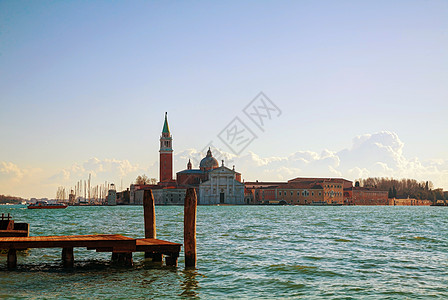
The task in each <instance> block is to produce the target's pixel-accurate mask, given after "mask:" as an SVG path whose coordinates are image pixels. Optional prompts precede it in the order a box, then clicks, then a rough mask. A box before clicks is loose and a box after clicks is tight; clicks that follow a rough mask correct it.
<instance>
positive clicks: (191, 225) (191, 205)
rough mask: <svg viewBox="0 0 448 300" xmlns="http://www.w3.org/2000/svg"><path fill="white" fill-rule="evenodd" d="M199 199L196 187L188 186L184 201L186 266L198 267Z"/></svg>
mask: <svg viewBox="0 0 448 300" xmlns="http://www.w3.org/2000/svg"><path fill="white" fill-rule="evenodd" d="M197 204H198V199H197V197H196V191H195V189H194V188H188V189H187V193H186V195H185V202H184V249H185V268H196V259H197V258H196V207H197Z"/></svg>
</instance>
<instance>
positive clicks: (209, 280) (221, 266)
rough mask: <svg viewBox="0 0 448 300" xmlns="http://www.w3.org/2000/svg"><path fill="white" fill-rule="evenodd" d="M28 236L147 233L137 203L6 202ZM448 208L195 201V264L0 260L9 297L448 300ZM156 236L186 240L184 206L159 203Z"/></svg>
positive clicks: (81, 253) (4, 209) (0, 290)
mask: <svg viewBox="0 0 448 300" xmlns="http://www.w3.org/2000/svg"><path fill="white" fill-rule="evenodd" d="M8 212H9V213H11V214H12V215H13V217H14V219H15V220H16V222H28V223H30V226H31V230H30V235H33V236H35V235H67V234H106V233H118V234H123V235H127V236H130V237H143V236H144V227H143V209H142V207H137V206H117V207H68V208H67V209H63V210H62V209H61V210H27V209H26V208H23V207H19V206H13V207H12V206H1V207H0V213H8ZM447 214H448V209H446V208H443V207H379V206H377V207H356V206H352V207H344V206H343V207H318V206H314V207H303V206H278V207H277V206H208V207H198V224H197V242H198V269H197V270H196V271H186V270H184V267H183V264H184V260H183V252H182V253H181V257H180V258H179V267H178V268H169V267H165V266H160V265H157V264H154V263H151V262H148V261H145V260H144V257H143V254H142V253H135V254H134V267H132V268H118V267H114V266H111V265H110V263H109V259H110V253H96V252H94V251H89V250H85V249H81V248H79V249H78V248H75V268H74V269H72V270H65V269H63V268H62V266H61V261H60V257H61V250H60V249H30V250H28V251H27V252H24V253H20V254H19V255H18V268H17V270H15V271H7V270H6V256H4V255H3V256H0V298H8V297H12V298H34V299H37V298H72V299H79V298H109V299H110V298H121V299H126V298H180V297H191V298H204V299H210V298H266V299H270V298H310V299H311V298H312V299H314V298H328V299H331V298H345V299H360V298H368V299H377V298H382V299H387V298H389V299H408V298H409V299H426V298H448V216H447ZM156 215H157V216H156V219H157V235H158V238H160V239H166V240H169V241H173V242H179V243H182V239H183V223H182V222H183V207H176V206H170V207H160V206H159V207H156Z"/></svg>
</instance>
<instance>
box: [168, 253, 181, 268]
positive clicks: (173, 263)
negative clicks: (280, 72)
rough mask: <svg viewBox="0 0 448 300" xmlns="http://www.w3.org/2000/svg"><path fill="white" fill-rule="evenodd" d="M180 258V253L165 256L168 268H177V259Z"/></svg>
mask: <svg viewBox="0 0 448 300" xmlns="http://www.w3.org/2000/svg"><path fill="white" fill-rule="evenodd" d="M178 257H179V253H173V254H171V255H167V256H165V264H166V265H167V266H168V267H177V258H178Z"/></svg>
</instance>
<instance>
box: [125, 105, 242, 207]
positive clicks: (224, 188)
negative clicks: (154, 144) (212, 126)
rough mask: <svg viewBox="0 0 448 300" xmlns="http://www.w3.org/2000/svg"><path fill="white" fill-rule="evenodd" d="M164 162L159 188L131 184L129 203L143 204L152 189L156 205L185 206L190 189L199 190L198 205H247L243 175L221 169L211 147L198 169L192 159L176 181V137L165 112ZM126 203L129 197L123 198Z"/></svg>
mask: <svg viewBox="0 0 448 300" xmlns="http://www.w3.org/2000/svg"><path fill="white" fill-rule="evenodd" d="M159 153H160V161H159V176H160V178H159V179H160V180H159V182H158V184H157V185H131V187H130V190H129V194H130V195H129V204H141V203H143V194H144V190H145V189H151V190H152V192H153V196H154V202H155V204H162V205H183V203H184V199H185V193H186V189H187V188H191V187H192V188H195V189H196V193H197V195H198V204H244V184H243V183H241V174H240V173H238V172H236V171H235V167H233V169H229V168H227V167H224V161H223V162H222V166H221V167H220V166H219V163H218V161H217V160H216V158H214V157H213V154H212V151H211V149H210V148H209V149H208V151H207V154H206V156H205V157H204V158H203V159H202V160H201V162H200V163H199V168H198V169H193V165H192V163H191V160H188V163H187V168H186V169H185V170H182V171H179V172H177V173H176V179H175V180H174V179H173V176H172V174H173V138H172V135H171V132H170V128H169V125H168V116H167V113H165V120H164V124H163V129H162V134H161V136H160V149H159ZM123 202H124V203H126V198H125V199H123Z"/></svg>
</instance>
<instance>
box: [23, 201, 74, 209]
mask: <svg viewBox="0 0 448 300" xmlns="http://www.w3.org/2000/svg"><path fill="white" fill-rule="evenodd" d="M28 208H29V209H56V208H67V205H66V204H63V203H56V204H49V203H48V202H46V201H38V202H36V203H35V204H30V205H28Z"/></svg>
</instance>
